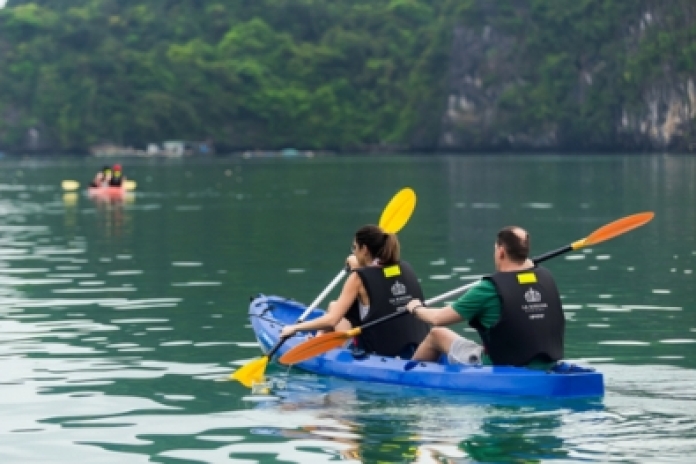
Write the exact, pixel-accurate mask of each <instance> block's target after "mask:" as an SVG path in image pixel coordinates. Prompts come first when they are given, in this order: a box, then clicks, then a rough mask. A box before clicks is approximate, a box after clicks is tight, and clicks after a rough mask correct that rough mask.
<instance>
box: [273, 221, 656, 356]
mask: <svg viewBox="0 0 696 464" xmlns="http://www.w3.org/2000/svg"><path fill="white" fill-rule="evenodd" d="M653 216H655V214H654V213H651V212H646V213H638V214H633V215H631V216H626V217H624V218H621V219H618V220H616V221H614V222H610V223H609V224H606V225H604V226H602V227H600V228H599V229H597V230H595V231H594V232H592V233H591V234H590V235H588V236H587V237H586V238H584V239H581V240H577V241H575V242H573V243H571V244H570V245H566V246H564V247H561V248H559V249H557V250H553V251H550V252H548V253H544V254H543V255H541V256H537V257H536V258H533V259H532V261H534V264H539V263H541V262H543V261H546V260H548V259H551V258H553V257H556V256H558V255H561V254H564V253H567V252H569V251H574V250H579V249H581V248H584V247H588V246H591V245H597V244H599V243H602V242H605V241H607V240H610V239H612V238H614V237H617V236H619V235H622V234H625V233H626V232H628V231H630V230H633V229H635V228H637V227H640V226H642V225H645V224H647V223H648V222H650V221H651V220H652V218H653ZM478 282H479V281H476V282H472V283H470V284H467V285H464V286H462V287H459V288H455V289H454V290H450V291H449V292H447V293H443V294H442V295H439V296H436V297H434V298H431V299H429V300H427V301H426V302H425V304H426V305H432V304H434V303H437V302H439V301H442V300H445V299H447V298H450V297H452V296H455V295H458V294H461V293H463V292H465V291H466V290H468V289H470V288H471V287H473V286H474V285H476V284H478ZM407 313H408V311H401V312H396V313H392V314H389V315H387V316H384V317H382V318H379V319H376V320H374V321H372V322H369V323H367V324H365V325H363V326H360V327H356V328H354V329H351V330H347V331H344V332H329V333H326V334H323V335H320V336H318V337H315V338H312V339H310V340H307V341H306V342H304V343H302V344H300V345H297V346H296V347H294V348H293V349H291V350H289V351H288V352H287V353H285V354H284V355H283V356H281V357H280V359H279V361H280V362H281V363H283V364H288V365H290V364H297V363H300V362H302V361H305V360H307V359H310V358H313V357H315V356H318V355H320V354H323V353H326V352H327V351H330V350H332V349H334V348H338V347H340V346H342V345H343V344H344V343H345V341H346V340H348V339H350V338H353V337H356V336H358V335H360V334H361V333H362V331H363V330H365V329H367V328H369V327H372V326H375V325H377V324H381V323H382V322H386V321H388V320H391V319H393V318H395V317H399V316H402V315H404V314H407Z"/></svg>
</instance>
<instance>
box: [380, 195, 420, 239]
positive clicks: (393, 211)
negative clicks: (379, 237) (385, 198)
mask: <svg viewBox="0 0 696 464" xmlns="http://www.w3.org/2000/svg"><path fill="white" fill-rule="evenodd" d="M415 208H416V192H414V191H413V189H411V188H408V187H406V188H403V189H401V190H400V191H399V192H398V193H397V194H396V195H394V198H392V199H391V201H389V204H387V207H386V208H384V211H382V215H381V216H380V218H379V226H380V227H381V228H382V230H384V231H385V232H387V233H389V234H395V233H397V232H399V231H400V230H401V229H402V228H403V227H404V226H405V225H406V223H407V222H408V220H409V219H410V218H411V214H413V210H414V209H415Z"/></svg>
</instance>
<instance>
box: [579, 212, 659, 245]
mask: <svg viewBox="0 0 696 464" xmlns="http://www.w3.org/2000/svg"><path fill="white" fill-rule="evenodd" d="M654 216H655V213H653V212H645V213H638V214H632V215H631V216H626V217H624V218H621V219H617V220H616V221H614V222H610V223H609V224H607V225H605V226H602V227H600V228H599V229H597V230H595V231H594V232H592V233H591V234H590V235H588V236H587V238H584V239H582V240H578V241H577V242H574V243H573V245H572V247H573V250H577V249H579V248H583V247H586V246H590V245H596V244H598V243H602V242H604V241H606V240H609V239H612V238H614V237H617V236H619V235H621V234H625V233H626V232H628V231H630V230H633V229H635V228H637V227H640V226H643V225H645V224H647V223H648V222H650V221H651V220H652V218H653V217H654Z"/></svg>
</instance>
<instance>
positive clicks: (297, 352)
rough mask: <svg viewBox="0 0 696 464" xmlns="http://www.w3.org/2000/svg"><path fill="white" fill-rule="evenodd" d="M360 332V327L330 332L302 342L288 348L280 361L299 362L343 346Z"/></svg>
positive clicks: (285, 362)
mask: <svg viewBox="0 0 696 464" xmlns="http://www.w3.org/2000/svg"><path fill="white" fill-rule="evenodd" d="M359 334H360V328H356V329H352V330H348V331H347V332H329V333H325V334H322V335H319V336H318V337H314V338H312V339H309V340H307V341H306V342H304V343H300V344H299V345H297V346H296V347H294V348H292V349H290V350H288V352H287V353H285V354H284V355H283V356H281V357H280V359H279V361H280V362H281V363H283V364H287V365H290V364H297V363H300V362H302V361H305V360H307V359H310V358H313V357H315V356H319V355H320V354H323V353H326V352H327V351H331V350H333V349H334V348H338V347H340V346H342V345H343V344H344V343H345V342H346V340H348V339H349V338H351V337H354V336H356V335H359Z"/></svg>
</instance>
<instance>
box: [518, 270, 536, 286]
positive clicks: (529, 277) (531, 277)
mask: <svg viewBox="0 0 696 464" xmlns="http://www.w3.org/2000/svg"><path fill="white" fill-rule="evenodd" d="M517 281H518V282H519V283H521V284H535V283H536V281H537V278H536V274H534V273H533V272H523V273H522V274H517Z"/></svg>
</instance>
